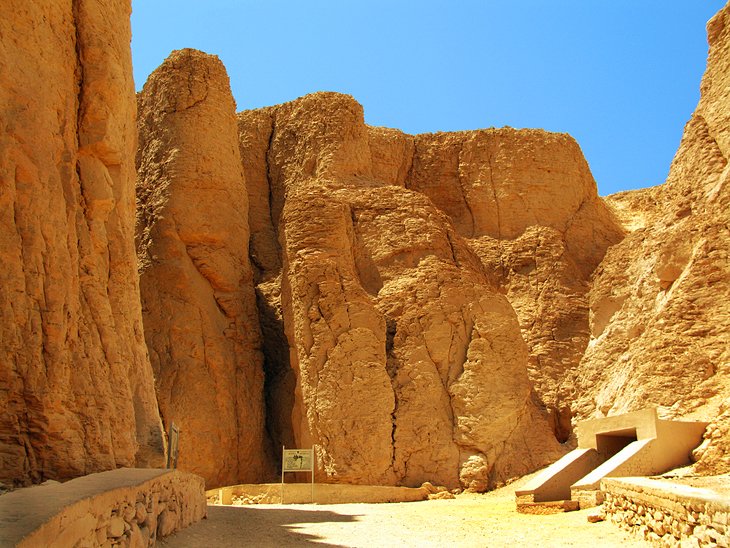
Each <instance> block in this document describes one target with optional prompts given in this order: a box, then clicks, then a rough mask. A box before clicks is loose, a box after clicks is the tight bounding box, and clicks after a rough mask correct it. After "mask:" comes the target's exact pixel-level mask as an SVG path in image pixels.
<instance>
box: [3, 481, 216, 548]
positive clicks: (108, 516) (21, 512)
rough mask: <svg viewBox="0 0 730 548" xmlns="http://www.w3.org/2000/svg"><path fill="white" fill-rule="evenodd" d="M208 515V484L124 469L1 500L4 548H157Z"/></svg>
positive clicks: (29, 490)
mask: <svg viewBox="0 0 730 548" xmlns="http://www.w3.org/2000/svg"><path fill="white" fill-rule="evenodd" d="M205 515H206V499H205V491H204V482H203V478H201V477H199V476H196V475H194V474H189V473H187V472H180V471H176V470H160V469H156V470H155V469H140V468H121V469H118V470H112V471H109V472H101V473H98V474H91V475H89V476H84V477H81V478H77V479H74V480H71V481H68V482H66V483H57V482H48V483H46V484H44V485H40V486H35V487H30V488H27V489H19V490H17V491H13V492H11V493H8V494H5V495H3V496H2V497H0V546H19V547H23V546H26V547H31V546H112V545H114V546H125V547H126V546H135V547H141V546H154V545H155V542H156V541H157V540H158V539H160V538H161V537H164V536H167V535H170V534H172V533H174V532H175V531H177V530H179V529H183V528H184V527H187V526H188V525H190V524H192V523H195V522H197V521H199V520H201V519H202V518H203V517H205Z"/></svg>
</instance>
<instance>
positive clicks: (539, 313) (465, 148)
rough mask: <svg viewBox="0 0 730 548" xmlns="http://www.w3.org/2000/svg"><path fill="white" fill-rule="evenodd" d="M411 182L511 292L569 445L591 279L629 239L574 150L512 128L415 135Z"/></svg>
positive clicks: (557, 139)
mask: <svg viewBox="0 0 730 548" xmlns="http://www.w3.org/2000/svg"><path fill="white" fill-rule="evenodd" d="M406 185H407V187H408V188H409V189H413V190H416V191H419V192H422V193H424V194H425V195H427V196H428V197H430V198H431V200H432V201H433V203H434V204H435V205H436V206H437V207H439V208H440V209H441V210H443V211H444V212H445V213H447V214H448V215H449V217H450V218H451V219H452V221H453V223H454V225H455V227H456V229H457V230H458V232H459V234H460V235H461V236H463V237H464V238H465V239H466V240H467V241H468V243H469V246H470V247H471V248H472V249H473V250H474V252H475V253H476V254H477V255H478V256H479V258H480V259H481V261H482V262H483V264H484V267H485V269H486V271H487V273H488V274H489V277H490V278H491V279H492V280H494V281H495V282H496V283H498V284H499V285H500V286H501V287H503V288H504V290H505V291H506V294H507V298H508V299H509V301H510V303H511V304H512V306H513V307H514V309H515V311H516V312H517V316H518V318H519V321H520V327H521V330H522V334H523V336H524V338H525V341H526V342H527V345H528V349H529V362H528V368H529V374H530V379H531V380H532V382H533V383H534V384H535V389H536V391H537V394H538V396H539V398H540V400H541V402H542V404H543V405H545V406H546V407H547V408H548V410H549V412H550V418H551V422H552V426H553V429H554V431H555V434H556V436H557V437H558V439H560V440H561V441H564V440H565V439H567V438H568V436H569V435H570V432H571V413H570V401H571V397H572V392H573V386H572V384H571V383H570V375H571V373H572V371H573V370H574V369H575V367H576V366H577V365H578V363H579V361H580V359H581V357H582V355H583V351H584V350H585V347H586V345H587V343H588V339H589V333H588V302H587V297H586V293H587V291H588V281H589V279H590V276H591V274H592V272H593V270H594V269H595V268H596V266H597V265H598V263H599V262H600V261H601V259H602V258H603V256H604V254H605V252H606V249H607V248H608V247H609V246H610V245H612V244H615V243H617V242H619V241H620V240H621V239H622V238H623V229H622V228H621V227H620V225H619V223H618V221H617V219H616V218H615V216H614V215H613V214H612V213H611V211H610V210H609V209H608V208H607V207H606V205H605V204H604V202H603V201H602V200H601V199H600V198H599V197H598V194H597V190H596V184H595V181H594V180H593V177H592V175H591V173H590V169H589V168H588V164H587V163H586V161H585V159H584V157H583V154H582V152H581V150H580V148H579V147H578V144H577V143H576V142H575V140H573V138H572V137H570V136H569V135H566V134H555V133H549V132H546V131H542V130H519V131H518V130H514V129H511V128H502V129H490V130H480V131H466V132H459V133H437V134H432V135H419V136H417V137H416V138H415V151H414V154H413V159H412V165H411V168H410V170H409V174H408V177H407V179H406Z"/></svg>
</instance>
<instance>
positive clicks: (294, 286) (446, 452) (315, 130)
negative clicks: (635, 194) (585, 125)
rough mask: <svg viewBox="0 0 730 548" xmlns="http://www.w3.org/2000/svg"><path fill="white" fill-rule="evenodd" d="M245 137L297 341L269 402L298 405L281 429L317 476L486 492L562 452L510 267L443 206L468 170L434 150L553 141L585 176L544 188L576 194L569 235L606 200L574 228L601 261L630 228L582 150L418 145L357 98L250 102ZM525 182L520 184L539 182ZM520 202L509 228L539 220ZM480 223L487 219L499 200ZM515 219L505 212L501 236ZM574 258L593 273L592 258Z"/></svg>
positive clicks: (472, 164)
mask: <svg viewBox="0 0 730 548" xmlns="http://www.w3.org/2000/svg"><path fill="white" fill-rule="evenodd" d="M239 138H240V143H241V151H242V158H243V161H244V169H245V171H246V177H247V180H248V181H252V182H254V183H253V184H252V185H251V186H250V187H249V189H248V192H249V198H250V202H251V203H252V204H254V203H258V204H259V205H258V206H257V209H256V210H254V209H253V208H252V212H254V211H258V214H257V215H258V218H257V219H256V218H254V216H252V217H251V221H250V224H251V227H252V245H251V251H252V257H253V260H254V264H256V265H257V266H258V270H259V277H258V280H259V283H258V288H259V304H260V307H261V305H263V307H261V308H263V309H264V310H268V311H274V313H273V314H271V313H268V317H269V318H276V319H278V324H279V327H278V328H277V330H278V332H279V335H278V336H277V341H279V342H284V343H285V344H287V345H288V347H289V349H290V352H289V354H288V355H283V354H282V353H279V354H278V355H271V354H269V352H268V351H266V355H267V367H268V371H269V372H271V371H272V370H273V371H275V374H274V376H273V380H272V382H271V384H270V385H269V387H268V388H269V395H270V396H271V394H272V393H273V394H276V395H277V396H276V397H275V398H271V399H272V400H273V401H279V400H280V398H281V397H282V395H286V394H287V393H288V394H289V397H288V400H287V401H288V402H289V403H288V406H291V410H292V413H291V419H290V418H289V417H288V416H286V414H284V415H282V414H280V413H275V414H276V417H275V419H274V423H275V424H276V426H275V428H273V429H272V431H275V432H283V433H285V435H286V436H287V437H288V439H291V440H296V442H297V443H299V444H303V445H308V444H309V443H316V444H318V445H319V447H320V451H321V457H322V458H323V462H324V470H323V471H324V472H325V473H326V474H327V475H328V477H330V479H332V480H338V481H353V482H399V483H406V484H416V483H418V482H421V481H424V480H431V481H437V482H440V483H443V484H446V485H452V486H454V485H457V484H459V482H461V484H462V485H463V486H467V487H469V486H470V487H473V488H475V489H480V490H483V489H485V488H488V487H490V486H493V485H494V484H495V483H496V482H499V481H503V480H504V479H506V478H508V477H513V476H516V475H519V474H521V473H524V472H525V471H527V470H528V469H534V468H535V467H538V466H540V465H541V464H543V463H545V462H548V461H549V460H550V459H552V458H554V457H555V456H556V455H557V454H558V452H559V449H558V444H557V442H556V441H555V438H554V436H553V431H552V429H551V427H550V425H549V424H548V422H547V420H546V413H545V411H544V409H543V408H542V404H541V401H540V398H539V397H538V396H537V395H536V394H535V392H534V390H533V383H532V382H531V380H530V378H529V377H528V351H527V348H526V346H525V344H524V342H523V340H522V338H521V336H520V328H519V327H520V326H519V323H518V321H517V317H516V316H515V314H514V312H513V310H512V307H511V306H510V303H509V301H508V300H507V299H505V297H504V296H502V295H501V293H500V292H499V291H498V288H497V286H498V284H500V283H504V281H505V276H504V274H503V272H502V271H501V270H499V269H497V268H495V267H494V265H493V264H491V263H490V262H489V261H488V260H486V259H485V260H483V259H482V258H481V257H480V255H479V253H478V252H477V253H475V250H476V251H479V250H480V248H479V246H478V245H477V244H478V238H479V237H481V236H485V235H487V234H491V233H489V232H488V231H487V230H482V229H481V228H479V229H475V228H474V227H473V226H472V225H469V228H468V229H465V228H464V227H463V226H462V225H464V223H465V220H464V218H463V216H460V212H459V211H458V208H450V207H449V206H448V203H446V202H448V200H449V198H448V196H449V195H451V194H453V191H454V190H455V189H454V188H451V186H453V184H458V167H459V162H458V161H457V162H455V163H454V162H452V161H451V160H452V158H451V149H450V148H449V146H448V145H447V144H444V143H439V144H438V145H436V144H433V143H432V142H433V141H437V140H439V139H441V140H449V139H451V140H453V141H455V142H456V143H457V144H458V147H459V148H460V147H464V146H465V145H463V144H462V142H463V141H470V142H476V143H477V145H475V146H474V148H475V149H479V145H481V146H482V147H495V148H499V147H500V146H502V147H505V148H509V147H513V150H512V154H514V155H515V156H517V157H520V156H519V146H514V143H515V142H518V143H520V142H524V141H531V142H532V143H534V145H533V146H537V144H539V143H541V142H542V143H550V141H551V139H555V140H556V141H557V144H553V150H550V151H548V152H546V153H545V157H546V158H547V157H548V156H549V154H554V153H555V152H556V150H561V149H562V148H567V150H568V152H567V155H568V160H566V163H567V164H569V167H568V168H566V169H567V170H571V169H572V170H573V171H574V172H578V173H579V175H582V176H583V179H577V181H571V180H568V181H564V179H565V177H564V175H563V174H559V175H557V176H555V178H554V179H553V180H547V181H545V182H544V186H545V187H547V188H550V189H551V190H552V191H553V192H560V188H558V189H552V188H551V186H552V185H554V184H555V182H556V181H560V182H561V183H562V184H564V186H565V187H567V188H572V186H573V185H576V184H577V185H578V186H579V188H578V189H577V190H576V191H575V193H576V194H577V199H576V204H575V207H573V208H572V209H571V205H572V204H569V205H568V206H567V207H566V210H567V213H566V214H565V215H564V216H563V217H562V218H561V219H562V225H560V227H559V228H560V229H562V230H563V231H569V230H570V228H569V225H570V223H571V222H573V221H572V218H573V217H574V216H576V211H578V210H579V209H580V208H581V204H583V208H584V209H590V208H592V207H594V205H595V207H596V209H597V210H598V214H595V215H593V217H591V216H590V215H588V216H587V218H585V219H579V220H578V221H577V223H576V224H577V225H578V226H579V227H581V230H586V229H585V228H584V226H590V227H591V230H593V231H594V232H595V233H597V234H598V236H595V237H593V236H592V239H589V240H588V241H587V242H586V241H582V242H579V241H578V238H576V239H575V240H574V245H575V247H576V248H580V246H592V247H591V250H590V253H589V259H588V260H593V261H594V263H597V262H598V260H600V257H601V253H602V249H601V248H600V246H604V249H605V246H606V245H608V244H607V243H606V242H607V241H609V240H610V239H611V238H613V239H618V238H620V230H619V229H617V228H616V225H615V223H614V221H613V218H612V216H611V215H610V214H609V213H608V211H607V210H606V208H605V206H603V204H602V203H600V201H599V199H598V198H597V196H596V194H595V184H594V183H593V181H592V179H591V178H590V174H589V172H588V170H587V166H585V162H584V161H583V160H582V156H581V155H580V152H579V150H578V148H577V146H575V144H574V142H573V141H572V140H571V139H570V138H568V137H565V136H555V137H554V136H552V135H551V134H547V133H545V132H529V131H516V130H510V129H505V130H487V131H481V132H464V133H459V134H443V135H434V136H418V137H413V136H410V135H406V134H404V133H402V132H399V131H397V130H391V129H386V128H372V127H367V126H366V125H365V124H364V123H363V120H362V109H361V107H360V105H358V104H357V103H356V102H354V101H353V100H352V99H351V98H349V97H347V96H342V95H338V94H330V93H322V94H314V95H312V96H307V97H303V98H301V99H298V100H297V101H294V102H292V103H288V104H285V105H280V106H278V107H271V108H267V109H262V110H258V111H249V112H243V113H241V114H239ZM505 143H506V144H505ZM419 146H420V147H421V149H420V150H419ZM543 146H549V144H548V145H543ZM571 146H572V148H570V147H571ZM444 151H446V152H444ZM576 151H577V156H578V159H577V161H575V158H576V156H575V154H576ZM482 153H483V150H481V151H480V154H481V156H480V155H478V154H476V153H474V152H472V155H471V156H470V159H469V163H468V164H464V165H462V166H461V167H462V169H464V170H471V173H468V174H466V175H464V181H463V182H462V184H465V185H467V184H468V185H470V187H473V188H474V190H473V191H472V193H473V196H472V200H473V201H474V203H476V204H478V203H480V199H481V198H483V196H479V195H478V192H481V191H482V188H481V187H482V186H484V184H485V177H486V176H485V173H484V172H485V170H486V169H488V168H489V165H488V163H489V159H488V155H486V154H482ZM563 154H566V153H565V152H563ZM503 156H504V157H505V160H504V161H506V158H507V157H508V156H509V152H508V151H504V152H503ZM429 162H430V164H429ZM571 162H573V163H572V164H571ZM581 162H582V163H581ZM502 169H503V173H501V174H499V175H495V176H494V178H495V180H496V181H498V182H497V184H498V185H499V184H502V185H508V182H507V181H506V180H507V179H509V177H513V178H514V177H515V173H513V172H511V171H510V169H509V166H508V165H504V166H503V167H502ZM581 169H583V170H584V171H583V172H581V171H580V170H581ZM439 170H440V171H441V172H443V173H444V175H440V171H439ZM480 170H481V171H480ZM428 171H430V172H431V174H432V181H431V183H430V184H431V185H432V187H433V188H432V187H431V186H429V179H428V175H427V172H428ZM536 173H539V170H538V169H534V170H533V172H532V174H531V175H532V178H533V179H534V178H535V176H536V175H535V174H536ZM452 175H453V178H452V179H449V177H451V176H452ZM570 175H571V176H573V173H571V174H570ZM522 177H523V180H524V181H525V184H527V181H528V180H529V179H530V176H529V175H526V174H523V175H522ZM538 178H539V177H538ZM441 179H445V180H446V183H444V181H442V180H441ZM573 179H576V177H573ZM584 182H587V183H588V184H585V185H584V186H580V185H582V184H583V183H584ZM439 184H444V191H443V193H442V197H443V198H444V199H442V200H440V199H439V196H437V195H436V191H435V189H436V188H437V187H438V186H439ZM254 185H255V186H254ZM516 186H519V185H516ZM406 187H407V188H406ZM430 190H434V193H432V195H431V196H429V191H430ZM524 190H525V191H527V190H528V188H525V189H524ZM490 192H492V193H493V189H492V188H491V187H490ZM500 192H502V191H500ZM591 193H592V194H591ZM461 196H462V194H458V195H457V196H456V198H457V199H459V200H461V199H462V198H461ZM544 198H545V200H549V199H550V198H549V196H547V195H546V196H545V197H544ZM503 199H504V200H505V201H506V202H508V203H509V202H510V198H509V196H506V197H504V198H503ZM515 200H520V198H515ZM539 201H540V200H537V202H539ZM583 202H586V203H583ZM596 204H597V205H596ZM475 207H477V206H475ZM522 209H523V210H525V213H524V215H525V216H532V217H529V218H528V219H526V220H524V221H523V223H524V225H525V226H521V227H518V228H514V229H511V230H512V231H513V232H514V234H513V233H510V236H511V237H519V236H520V235H521V234H522V233H523V232H524V231H525V227H527V226H532V225H533V224H539V221H540V220H539V219H538V220H536V219H535V213H534V212H533V211H530V210H529V209H526V208H524V207H523V208H522ZM481 215H482V217H480V219H481V218H484V219H486V218H487V217H489V211H488V207H484V208H483V211H482V213H481ZM601 215H603V216H604V217H601ZM545 217H547V215H545ZM558 217H559V218H560V216H558ZM469 222H472V221H469ZM481 222H484V223H486V222H488V221H481ZM581 223H583V225H581ZM612 223H613V224H612ZM543 224H547V225H549V223H548V222H547V221H546V222H545V223H543ZM554 224H556V225H557V224H559V223H558V222H557V221H555V222H554ZM566 224H567V225H568V226H566ZM509 226H510V225H509V224H508V222H507V221H505V231H507V230H510V228H508V227H509ZM460 232H462V234H460ZM277 233H278V235H279V237H278V239H277V238H276V234H277ZM603 234H607V236H605V237H604V236H603ZM581 236H582V237H585V234H581ZM492 237H493V239H494V240H495V241H498V240H499V239H500V238H499V235H498V234H494V235H493V236H492ZM504 237H506V236H504ZM561 237H562V236H561ZM601 238H603V239H601ZM596 242H598V244H596ZM482 249H486V250H487V251H485V252H484V256H485V257H486V258H487V259H488V258H489V253H490V252H494V251H493V250H494V247H493V246H490V244H488V243H487V244H483V245H482ZM279 252H280V255H277V253H279ZM575 252H576V253H578V252H579V251H578V250H577V249H576V251H575ZM494 255H495V256H496V257H497V258H499V257H500V254H499V253H498V252H494ZM277 257H280V258H277ZM581 266H583V268H584V272H585V273H582V274H581V275H582V280H585V279H586V278H587V276H588V275H589V274H590V271H591V267H586V266H585V265H583V264H582V265H581ZM546 277H547V276H546ZM581 283H582V284H584V283H585V282H584V281H582V282H581ZM279 288H280V289H279ZM581 291H582V292H583V293H584V292H585V289H584V288H583V286H581ZM583 293H581V297H582V295H583ZM585 308H586V307H585V306H584V309H585ZM262 316H263V314H262ZM533 320H534V318H533ZM273 323H274V324H275V323H276V322H273ZM584 323H585V324H586V325H587V319H585V321H584ZM584 339H585V340H584V341H583V344H585V341H587V333H586V336H585V337H584ZM566 361H568V360H566ZM577 361H578V359H577V358H574V359H573V362H572V365H573V366H574V365H576V364H577ZM288 367H291V370H290V373H289V374H288V375H282V371H286V370H287V368H288ZM561 372H562V371H561ZM550 375H553V377H551V380H550V383H552V384H551V386H555V385H556V384H557V383H558V382H560V378H559V377H560V375H559V374H556V373H554V372H553V373H550ZM292 392H293V396H292V395H291V394H292ZM544 393H545V394H547V391H545V392H544ZM288 406H287V408H288ZM269 410H270V411H272V409H271V406H269ZM273 411H275V412H276V409H274V410H273ZM289 421H291V422H290V423H289Z"/></svg>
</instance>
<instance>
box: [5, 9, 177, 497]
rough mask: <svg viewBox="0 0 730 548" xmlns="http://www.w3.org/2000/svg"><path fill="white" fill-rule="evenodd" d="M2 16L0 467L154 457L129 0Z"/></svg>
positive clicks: (54, 469) (66, 470)
mask: <svg viewBox="0 0 730 548" xmlns="http://www.w3.org/2000/svg"><path fill="white" fill-rule="evenodd" d="M3 12H4V14H3V17H2V19H1V20H0V36H2V49H0V119H2V128H1V129H0V263H2V269H0V408H2V413H1V414H0V481H3V482H11V483H16V484H22V483H27V482H31V481H42V480H43V479H47V478H55V479H65V478H70V477H74V476H78V475H81V474H85V473H89V472H94V471H100V470H106V469H110V468H115V467H119V466H133V465H137V466H146V465H159V464H161V463H162V462H164V461H163V439H162V431H161V423H160V418H159V414H158V410H157V401H156V398H155V393H154V383H153V377H152V370H151V367H150V363H149V360H148V357H147V351H146V348H145V344H144V337H143V332H142V321H141V311H140V302H139V289H138V281H137V280H138V278H137V273H136V259H135V253H134V207H135V196H134V152H135V146H136V133H135V124H134V121H135V101H134V86H133V82H132V67H131V55H130V48H129V41H130V26H129V14H130V4H129V1H128V0H79V1H76V2H57V1H52V2H40V3H39V2H25V1H21V0H10V1H9V2H7V3H5V5H4V6H3Z"/></svg>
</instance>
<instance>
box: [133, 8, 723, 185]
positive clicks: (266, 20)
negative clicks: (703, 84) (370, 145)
mask: <svg viewBox="0 0 730 548" xmlns="http://www.w3.org/2000/svg"><path fill="white" fill-rule="evenodd" d="M724 4H725V2H724V0H722V1H721V0H701V1H698V0H665V1H659V0H554V1H548V0H500V1H497V0H481V1H479V0H451V1H448V0H441V1H436V0H419V1H415V0H413V1H411V0H370V1H360V2H355V1H348V0H329V1H324V0H306V1H305V0H296V1H294V0H237V1H236V0H207V1H206V2H201V1H199V0H196V1H191V0H177V1H172V0H133V1H132V6H133V14H132V33H133V36H132V55H133V61H134V77H135V82H136V85H137V88H138V89H141V87H142V85H143V84H144V82H145V80H146V79H147V76H148V75H149V73H150V72H152V71H153V70H154V69H155V68H156V67H157V66H158V65H159V64H160V63H162V61H163V60H164V59H165V57H167V55H168V54H169V53H170V51H172V50H174V49H179V48H183V47H192V48H197V49H200V50H203V51H206V52H208V53H213V54H216V55H218V56H219V57H220V58H221V59H222V61H223V62H224V64H225V65H226V68H227V69H228V74H229V76H230V78H231V87H232V90H233V95H234V97H235V98H236V101H237V104H238V109H239V110H245V109H249V108H257V107H262V106H267V105H274V104H278V103H282V102H285V101H289V100H291V99H295V98H296V97H300V96H302V95H305V94H307V93H311V92H314V91H320V90H327V91H339V92H342V93H349V94H351V95H353V96H354V97H355V99H357V100H358V101H359V102H360V103H361V104H362V105H363V107H364V109H365V120H366V122H367V123H369V124H372V125H381V126H389V127H396V128H399V129H402V130H403V131H406V132H408V133H422V132H430V131H453V130H460V129H476V128H484V127H492V126H494V127H501V126H505V125H508V126H512V127H518V128H520V127H539V128H544V129H547V130H550V131H562V132H568V133H570V134H571V135H572V136H573V137H575V138H576V139H577V141H578V143H579V144H580V145H581V148H582V149H583V152H584V154H585V155H586V158H587V159H588V162H589V164H590V166H591V170H592V171H593V175H594V177H595V178H596V181H597V183H598V188H599V193H600V194H601V195H606V194H611V193H613V192H617V191H619V190H625V189H630V188H639V187H644V186H651V185H656V184H659V183H661V182H663V180H664V179H665V178H666V175H667V172H668V170H669V164H670V162H671V160H672V157H673V156H674V153H675V152H676V149H677V146H678V145H679V140H680V138H681V135H682V130H683V127H684V124H685V123H686V122H687V120H688V119H689V116H690V115H691V113H692V111H693V110H694V107H695V105H696V104H697V101H698V99H699V84H700V78H701V76H702V73H703V71H704V68H705V61H706V57H707V41H706V34H705V24H706V22H707V20H708V19H709V18H710V17H712V15H714V13H716V12H717V11H718V10H719V9H720V8H721V7H722V6H723V5H724Z"/></svg>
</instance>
